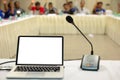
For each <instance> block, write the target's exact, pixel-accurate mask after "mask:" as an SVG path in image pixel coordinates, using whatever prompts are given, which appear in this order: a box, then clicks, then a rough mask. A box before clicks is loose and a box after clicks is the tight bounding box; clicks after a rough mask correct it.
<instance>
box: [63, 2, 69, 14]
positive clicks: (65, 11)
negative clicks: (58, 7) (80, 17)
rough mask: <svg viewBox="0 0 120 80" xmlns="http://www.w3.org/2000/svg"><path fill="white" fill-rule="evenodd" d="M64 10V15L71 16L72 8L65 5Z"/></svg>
mask: <svg viewBox="0 0 120 80" xmlns="http://www.w3.org/2000/svg"><path fill="white" fill-rule="evenodd" d="M63 8H64V10H62V12H63V13H65V14H70V7H69V5H68V3H65V4H63Z"/></svg>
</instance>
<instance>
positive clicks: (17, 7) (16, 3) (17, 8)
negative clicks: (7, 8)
mask: <svg viewBox="0 0 120 80" xmlns="http://www.w3.org/2000/svg"><path fill="white" fill-rule="evenodd" d="M14 6H15V11H16V13H17V11H20V13H21V14H23V13H25V11H24V10H23V9H22V8H21V7H20V2H19V1H15V2H14Z"/></svg>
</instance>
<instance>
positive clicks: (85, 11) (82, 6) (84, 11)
mask: <svg viewBox="0 0 120 80" xmlns="http://www.w3.org/2000/svg"><path fill="white" fill-rule="evenodd" d="M79 13H80V14H89V13H90V12H89V10H88V9H87V8H85V1H81V2H80V8H79Z"/></svg>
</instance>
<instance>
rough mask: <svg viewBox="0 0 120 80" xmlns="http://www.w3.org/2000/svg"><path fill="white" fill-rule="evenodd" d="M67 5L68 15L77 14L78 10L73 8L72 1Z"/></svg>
mask: <svg viewBox="0 0 120 80" xmlns="http://www.w3.org/2000/svg"><path fill="white" fill-rule="evenodd" d="M68 5H69V7H70V14H75V13H78V8H77V7H74V6H73V2H72V1H70V2H68Z"/></svg>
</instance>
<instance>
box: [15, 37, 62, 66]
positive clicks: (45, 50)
mask: <svg viewBox="0 0 120 80" xmlns="http://www.w3.org/2000/svg"><path fill="white" fill-rule="evenodd" d="M63 41H64V40H63V37H62V36H19V37H18V47H17V56H16V65H63V48H64V47H63Z"/></svg>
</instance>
